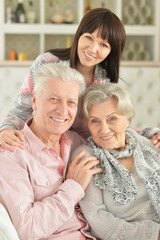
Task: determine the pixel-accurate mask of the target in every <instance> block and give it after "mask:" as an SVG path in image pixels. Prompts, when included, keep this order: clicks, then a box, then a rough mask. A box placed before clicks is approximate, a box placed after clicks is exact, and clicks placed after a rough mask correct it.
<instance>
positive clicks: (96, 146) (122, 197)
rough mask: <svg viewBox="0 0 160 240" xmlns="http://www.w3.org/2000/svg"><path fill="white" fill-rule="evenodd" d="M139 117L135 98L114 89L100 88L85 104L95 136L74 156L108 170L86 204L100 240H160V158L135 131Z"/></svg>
mask: <svg viewBox="0 0 160 240" xmlns="http://www.w3.org/2000/svg"><path fill="white" fill-rule="evenodd" d="M134 114H135V113H134V108H133V105H132V102H131V99H130V96H129V93H128V92H127V90H126V89H125V88H122V87H120V86H118V85H116V84H114V83H109V84H104V85H96V86H94V87H93V88H91V89H89V90H88V92H87V93H86V94H85V95H84V96H83V99H82V118H83V119H84V120H85V122H86V123H87V125H88V127H89V130H90V132H91V135H92V136H91V137H89V138H88V145H82V146H80V147H78V148H77V149H76V150H75V152H74V154H76V153H77V152H79V151H80V150H85V152H86V155H87V156H92V155H94V156H96V157H97V159H99V160H100V162H101V163H100V167H102V168H103V169H104V171H103V172H102V173H98V174H96V175H95V176H94V177H92V180H91V182H90V184H89V186H88V188H87V190H86V194H85V197H84V199H82V200H81V201H80V206H81V208H82V212H83V213H84V216H85V218H86V220H87V221H88V223H89V225H90V228H91V232H92V234H93V235H94V236H95V237H97V238H98V239H105V240H111V239H124V240H125V239H126V240H133V239H136V240H144V239H145V240H146V239H150V240H151V239H152V240H157V239H160V236H159V230H160V157H159V156H158V154H157V152H156V151H155V149H153V146H152V145H151V143H150V142H149V140H147V139H146V138H144V137H142V136H140V135H139V134H137V133H136V132H135V131H134V130H132V129H131V128H129V125H130V123H131V120H132V119H133V117H134ZM74 154H73V156H74Z"/></svg>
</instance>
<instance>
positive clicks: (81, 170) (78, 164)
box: [66, 151, 103, 190]
mask: <svg viewBox="0 0 160 240" xmlns="http://www.w3.org/2000/svg"><path fill="white" fill-rule="evenodd" d="M84 155H85V151H81V152H80V153H78V154H77V155H76V157H75V158H74V159H73V161H72V163H69V165H68V171H67V176H66V178H67V179H73V180H74V181H76V182H78V183H79V184H80V185H81V186H82V188H83V189H84V190H86V188H87V187H88V184H89V182H90V180H91V177H92V176H93V175H94V174H96V173H100V172H102V171H103V169H102V168H94V167H95V166H97V165H98V164H99V163H100V161H99V160H97V158H96V157H93V156H88V157H84Z"/></svg>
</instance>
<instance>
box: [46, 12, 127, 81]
mask: <svg viewBox="0 0 160 240" xmlns="http://www.w3.org/2000/svg"><path fill="white" fill-rule="evenodd" d="M96 29H99V34H100V36H101V38H102V39H107V40H108V42H109V44H110V45H111V52H110V54H109V55H108V56H107V57H106V59H105V60H103V62H101V63H100V65H101V67H102V68H104V69H105V70H106V72H107V77H108V78H109V79H110V81H111V82H115V83H117V82H118V79H119V67H120V59H121V55H122V51H123V48H124V45H125V40H126V34H125V30H124V26H123V24H122V22H121V21H120V19H119V18H118V17H117V16H116V15H115V14H114V13H113V12H112V11H110V10H109V9H106V8H95V9H93V10H91V11H90V12H88V13H87V14H85V15H84V17H83V18H82V20H81V22H80V24H79V27H78V29H77V31H76V33H75V36H74V39H73V43H72V46H71V47H70V48H65V49H51V50H49V52H51V53H53V54H54V55H56V56H57V57H59V58H60V59H62V60H67V59H69V60H70V66H71V67H72V68H77V62H78V54H77V47H78V41H79V38H80V36H81V35H82V34H84V33H93V32H94V31H95V30H96Z"/></svg>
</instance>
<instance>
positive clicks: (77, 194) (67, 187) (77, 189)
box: [61, 179, 85, 204]
mask: <svg viewBox="0 0 160 240" xmlns="http://www.w3.org/2000/svg"><path fill="white" fill-rule="evenodd" d="M61 189H62V190H64V191H66V192H67V194H68V196H70V197H71V199H72V200H74V201H75V204H76V203H77V202H79V201H80V200H81V199H82V198H84V196H85V192H84V189H83V188H82V186H81V185H80V184H79V183H77V182H76V181H74V180H72V179H67V180H65V182H64V183H63V184H62V185H61Z"/></svg>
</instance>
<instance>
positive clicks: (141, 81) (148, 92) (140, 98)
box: [0, 66, 160, 129]
mask: <svg viewBox="0 0 160 240" xmlns="http://www.w3.org/2000/svg"><path fill="white" fill-rule="evenodd" d="M28 69H29V66H16V67H13V66H10V67H9V66H8V67H7V66H5V67H4V66H1V67H0V121H1V120H2V118H3V117H4V115H5V114H6V113H7V111H8V110H9V108H10V107H11V104H12V102H13V101H14V99H15V97H16V95H17V93H18V91H19V89H20V86H21V84H22V82H23V79H24V77H25V75H26V73H27V71H28ZM120 76H121V78H123V79H124V80H125V81H126V82H127V84H128V88H129V91H130V93H131V95H132V98H133V102H134V105H135V109H136V117H135V119H134V122H133V124H132V125H133V126H134V127H137V128H140V129H142V128H145V127H148V126H150V127H152V126H156V127H160V107H159V106H160V67H127V66H122V67H121V70H120Z"/></svg>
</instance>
